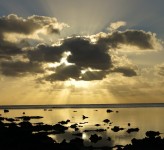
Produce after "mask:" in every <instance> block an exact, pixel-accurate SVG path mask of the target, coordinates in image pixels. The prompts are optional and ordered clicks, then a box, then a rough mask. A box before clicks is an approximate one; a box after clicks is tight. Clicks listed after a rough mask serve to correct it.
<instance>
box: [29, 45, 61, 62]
mask: <svg viewBox="0 0 164 150" xmlns="http://www.w3.org/2000/svg"><path fill="white" fill-rule="evenodd" d="M63 52H64V51H63V50H62V48H61V47H60V46H48V45H44V44H40V45H38V46H37V47H36V48H34V50H29V51H28V54H27V55H28V58H29V59H30V61H34V62H59V61H60V59H61V58H62V54H63Z"/></svg>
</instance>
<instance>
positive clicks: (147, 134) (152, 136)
mask: <svg viewBox="0 0 164 150" xmlns="http://www.w3.org/2000/svg"><path fill="white" fill-rule="evenodd" d="M159 135H160V132H158V131H147V132H146V136H147V137H149V138H155V137H156V136H159Z"/></svg>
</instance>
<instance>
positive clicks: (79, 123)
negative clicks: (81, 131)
mask: <svg viewBox="0 0 164 150" xmlns="http://www.w3.org/2000/svg"><path fill="white" fill-rule="evenodd" d="M87 123H88V122H80V123H79V124H87Z"/></svg>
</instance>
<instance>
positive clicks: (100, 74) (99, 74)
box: [81, 71, 107, 81]
mask: <svg viewBox="0 0 164 150" xmlns="http://www.w3.org/2000/svg"><path fill="white" fill-rule="evenodd" d="M106 75H107V72H106V71H87V72H85V73H84V74H83V75H82V78H81V79H82V80H85V81H92V80H102V79H103V78H105V76H106Z"/></svg>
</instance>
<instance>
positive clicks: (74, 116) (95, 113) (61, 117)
mask: <svg viewBox="0 0 164 150" xmlns="http://www.w3.org/2000/svg"><path fill="white" fill-rule="evenodd" d="M111 110H113V112H111V113H107V109H104V108H101V109H52V110H43V109H32V110H10V111H9V113H4V112H3V110H0V114H1V115H2V116H3V117H9V118H14V117H20V116H23V115H24V116H43V118H42V119H32V120H31V122H32V123H38V122H43V123H44V124H51V125H54V124H57V123H58V122H60V121H66V120H68V119H69V120H70V122H69V123H68V124H66V125H65V126H67V127H70V126H71V125H73V124H76V123H77V124H78V125H77V126H78V128H79V131H75V130H74V129H72V128H69V129H68V130H67V131H66V133H64V134H54V135H52V134H50V135H49V136H50V137H52V138H53V139H54V140H55V141H56V142H59V143H60V142H62V141H63V139H66V141H67V142H69V140H71V139H73V138H76V135H74V134H77V133H82V136H81V138H83V139H84V140H85V145H86V146H89V145H94V146H105V145H106V146H112V145H117V144H121V145H125V144H128V143H130V141H131V139H132V138H144V137H145V132H146V131H149V130H153V131H160V132H161V133H164V125H163V124H164V120H163V114H164V108H117V109H116V108H115V109H111ZM23 112H25V114H23ZM83 115H85V116H86V117H88V118H86V119H83V117H82V116H83ZM104 119H109V120H110V123H104V122H103V120H104ZM128 123H130V126H129V125H128ZM95 124H99V125H100V126H95ZM114 126H119V127H121V128H124V130H120V131H118V132H114V131H113V130H111V129H112V128H113V127H114ZM129 128H139V131H138V132H132V133H130V134H129V133H127V132H126V131H127V130H128V129H129ZM97 129H105V130H106V131H104V132H97V131H90V132H84V131H85V130H97ZM92 134H97V135H99V136H101V137H102V140H100V141H98V142H97V143H96V144H93V143H91V142H90V140H89V138H90V136H91V135H92ZM108 137H110V138H111V141H109V140H107V139H108ZM161 137H164V134H161Z"/></svg>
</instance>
